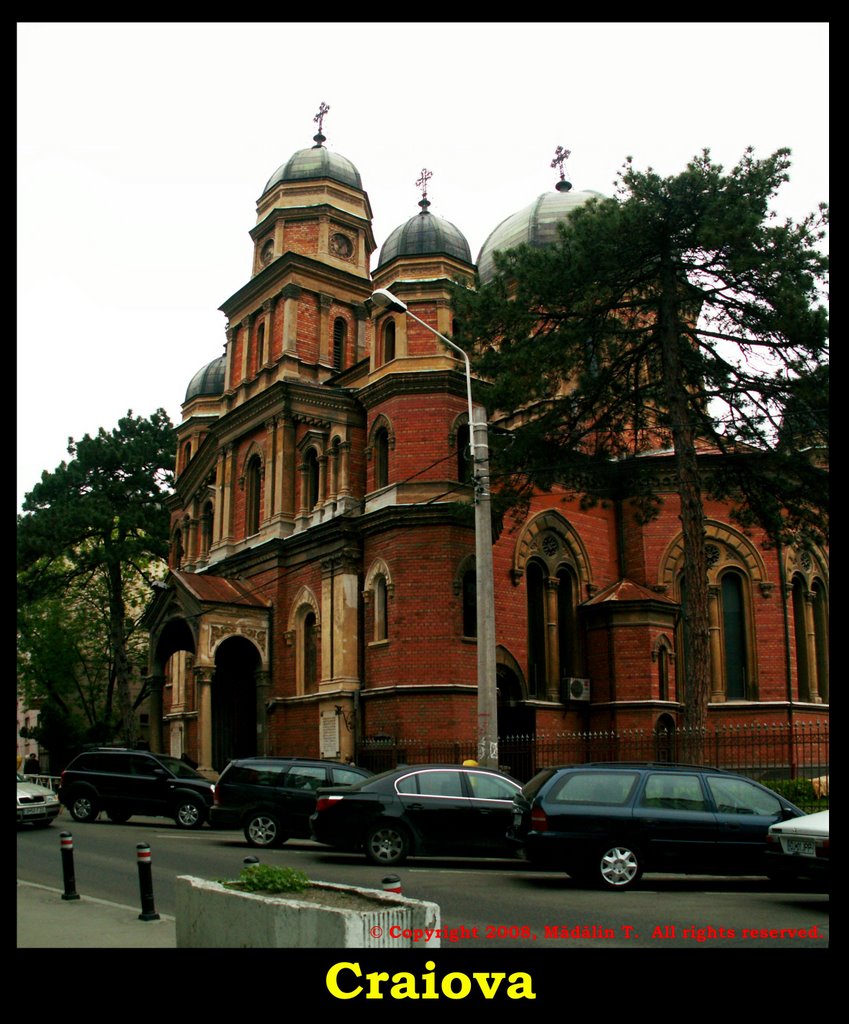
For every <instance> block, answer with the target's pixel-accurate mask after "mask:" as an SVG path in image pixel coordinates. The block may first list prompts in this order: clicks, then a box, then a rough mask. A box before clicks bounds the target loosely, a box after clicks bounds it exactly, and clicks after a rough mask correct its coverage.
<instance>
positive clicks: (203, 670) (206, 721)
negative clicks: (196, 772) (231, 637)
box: [195, 665, 215, 771]
mask: <svg viewBox="0 0 849 1024" xmlns="http://www.w3.org/2000/svg"><path fill="white" fill-rule="evenodd" d="M214 673H215V670H214V669H213V668H212V667H211V666H197V665H196V666H195V692H196V693H197V712H198V762H199V764H198V768H199V769H200V771H212V770H213V766H212V677H213V675H214Z"/></svg>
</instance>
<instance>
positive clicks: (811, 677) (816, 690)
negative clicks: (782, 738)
mask: <svg viewBox="0 0 849 1024" xmlns="http://www.w3.org/2000/svg"><path fill="white" fill-rule="evenodd" d="M815 600H816V595H815V594H814V592H813V591H812V590H806V591H805V644H806V646H807V656H808V700H809V701H810V702H811V703H812V704H822V697H821V696H820V687H819V671H818V669H819V665H818V663H817V630H816V624H815V622H814V601H815Z"/></svg>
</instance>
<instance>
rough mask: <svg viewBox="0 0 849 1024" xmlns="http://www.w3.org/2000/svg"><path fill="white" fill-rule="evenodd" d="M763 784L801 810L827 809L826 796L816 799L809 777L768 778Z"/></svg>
mask: <svg viewBox="0 0 849 1024" xmlns="http://www.w3.org/2000/svg"><path fill="white" fill-rule="evenodd" d="M764 785H765V786H769V788H770V789H771V790H773V791H774V792H776V793H778V794H780V795H781V796H783V797H784V798H785V799H786V800H789V801H790V802H791V803H794V804H796V806H797V807H800V808H801V809H802V810H803V811H811V812H813V811H827V810H828V797H827V796H826V797H822V798H821V799H819V800H817V797H816V794H815V793H814V787H813V785H812V784H811V780H810V779H770V780H769V782H764Z"/></svg>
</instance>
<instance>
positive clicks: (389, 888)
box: [383, 875, 401, 893]
mask: <svg viewBox="0 0 849 1024" xmlns="http://www.w3.org/2000/svg"><path fill="white" fill-rule="evenodd" d="M383 891H384V892H397V893H400V892H401V879H400V878H399V877H398V876H397V875H387V876H386V878H384V879H383Z"/></svg>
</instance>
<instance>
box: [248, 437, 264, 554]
mask: <svg viewBox="0 0 849 1024" xmlns="http://www.w3.org/2000/svg"><path fill="white" fill-rule="evenodd" d="M261 498H262V461H261V460H260V457H259V455H252V456H251V457H250V459H249V460H248V466H247V469H246V471H245V536H248V537H249V536H250V535H251V534H254V533H258V532H259V520H260V508H261Z"/></svg>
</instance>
